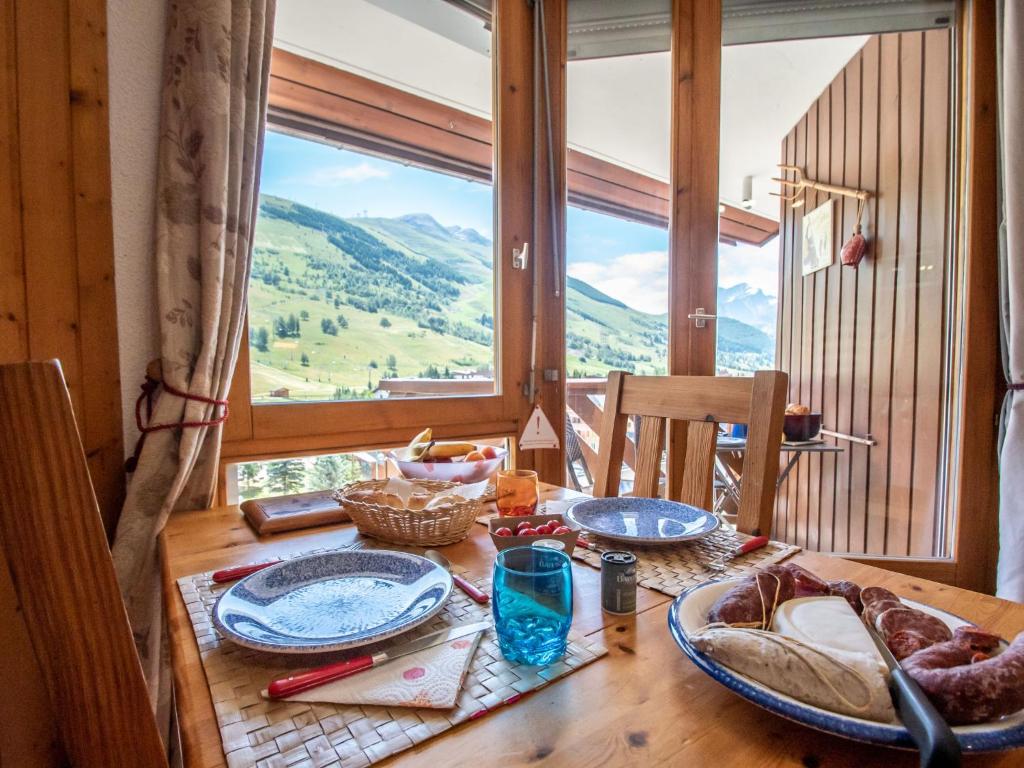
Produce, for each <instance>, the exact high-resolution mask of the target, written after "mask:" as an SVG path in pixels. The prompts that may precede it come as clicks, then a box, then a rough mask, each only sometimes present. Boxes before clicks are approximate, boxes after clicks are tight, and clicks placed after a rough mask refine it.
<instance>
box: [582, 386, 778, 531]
mask: <svg viewBox="0 0 1024 768" xmlns="http://www.w3.org/2000/svg"><path fill="white" fill-rule="evenodd" d="M788 381H789V377H788V376H787V375H786V374H785V373H783V372H782V371H758V372H757V373H755V374H754V376H753V378H739V377H731V376H633V375H630V374H628V373H624V372H622V371H612V372H611V373H609V374H608V385H607V389H606V390H605V404H604V416H603V417H602V422H601V445H600V450H599V452H598V461H597V467H596V471H595V473H594V475H595V479H594V495H595V496H617V495H618V492H619V476H620V474H621V471H622V457H623V453H624V450H625V443H626V425H627V420H628V419H629V418H630V417H637V418H638V422H639V427H638V428H637V435H636V467H635V468H634V474H635V480H634V483H633V495H634V496H646V497H655V496H658V495H659V483H660V479H661V455H662V450H663V449H664V447H665V441H666V436H665V435H666V425H669V428H668V430H667V431H668V432H669V438H668V440H669V443H670V448H669V457H670V466H669V468H668V469H669V471H668V493H667V494H666V495H667V496H668V498H671V499H677V500H679V501H682V502H684V503H686V504H692V505H693V506H695V507H701V508H702V509H711V504H712V499H711V496H712V480H713V477H714V467H715V446H716V441H717V434H718V424H719V422H729V423H739V424H746V425H747V426H748V431H747V449H746V453H745V455H744V459H743V483H742V490H741V494H740V508H739V518H738V521H737V527H738V528H739V530H741V531H743V532H744V533H752V534H755V535H758V534H761V533H764V534H766V535H770V534H771V529H772V515H773V511H774V506H775V484H776V480H777V478H778V474H779V446H780V445H781V443H782V422H783V415H784V413H785V408H786V387H787V384H788ZM684 422H685V423H684Z"/></svg>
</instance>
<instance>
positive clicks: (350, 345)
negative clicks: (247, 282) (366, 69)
mask: <svg viewBox="0 0 1024 768" xmlns="http://www.w3.org/2000/svg"><path fill="white" fill-rule="evenodd" d="M491 265H492V245H491V243H490V241H488V240H487V239H486V238H484V237H482V236H481V235H480V234H479V233H477V232H475V231H473V230H471V229H461V228H458V227H451V228H446V227H443V226H442V225H440V224H439V223H438V222H436V221H435V220H434V219H432V218H431V217H429V216H427V215H425V214H413V215H409V216H403V217H400V218H396V219H374V218H357V219H342V218H339V217H337V216H333V215H331V214H328V213H324V212H322V211H318V210H315V209H312V208H309V207H306V206H303V205H299V204H297V203H293V202H291V201H288V200H284V199H282V198H277V197H271V196H267V195H264V196H261V201H260V217H259V222H258V225H257V230H256V241H255V249H254V262H253V275H252V281H251V290H250V294H249V325H250V358H251V362H252V392H253V399H254V400H273V399H277V397H275V396H272V395H271V393H272V392H274V391H278V390H281V389H287V390H288V397H290V398H291V399H351V398H363V397H372V396H373V390H374V389H375V388H376V386H377V384H378V382H379V381H380V379H381V378H382V377H390V378H395V377H402V378H406V377H417V376H420V377H432V378H448V377H451V376H453V375H455V373H456V372H459V373H462V374H470V373H475V374H479V375H485V376H489V375H492V373H493V366H494V356H493V349H492V337H493V331H492V325H493V317H492V315H493V312H494V300H493V294H494V283H493V277H492V270H491ZM566 299H567V307H566V315H567V317H566V319H567V325H568V329H567V368H568V371H569V374H570V376H603V375H604V374H606V373H607V372H608V371H609V370H610V369H612V368H623V369H626V370H632V371H635V372H638V373H662V372H664V371H665V349H666V346H667V342H668V334H667V319H666V316H665V315H648V314H644V313H641V312H637V311H635V310H632V309H630V308H629V307H627V306H626V305H625V304H623V303H622V302H620V301H617V300H615V299H613V298H611V297H609V296H607V295H605V294H603V293H601V292H600V291H598V290H597V289H595V288H593V287H592V286H590V285H588V284H587V283H584V282H581V281H579V280H575V279H573V278H570V279H569V281H568V285H567V292H566ZM719 333H720V334H721V339H720V347H721V349H722V352H723V354H724V355H726V356H731V357H732V358H734V359H735V361H739V362H740V363H741V364H743V365H746V364H747V363H749V362H750V360H755V359H763V358H764V357H765V356H766V355H767V356H768V358H767V359H768V361H769V363H770V355H771V348H772V339H771V338H770V337H768V336H767V335H766V334H764V333H762V332H761V331H758V330H757V329H755V328H752V327H750V326H748V325H744V324H743V323H739V322H738V321H731V322H726V321H723V322H720V323H719ZM720 357H721V356H720ZM755 367H763V363H762V364H761V366H755ZM751 370H752V369H751Z"/></svg>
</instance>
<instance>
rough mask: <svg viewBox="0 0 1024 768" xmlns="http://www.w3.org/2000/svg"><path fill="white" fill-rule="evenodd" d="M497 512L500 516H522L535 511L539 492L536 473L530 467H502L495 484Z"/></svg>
mask: <svg viewBox="0 0 1024 768" xmlns="http://www.w3.org/2000/svg"><path fill="white" fill-rule="evenodd" d="M495 491H496V493H495V495H496V496H497V504H498V514H499V515H500V516H501V517H522V516H524V515H532V514H534V513H535V512H536V511H537V501H538V500H539V499H540V493H539V490H538V485H537V473H536V472H534V471H533V470H530V469H503V470H501V471H500V472H498V481H497V483H496V485H495Z"/></svg>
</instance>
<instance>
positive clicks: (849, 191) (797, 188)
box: [771, 163, 871, 208]
mask: <svg viewBox="0 0 1024 768" xmlns="http://www.w3.org/2000/svg"><path fill="white" fill-rule="evenodd" d="M779 168H781V169H782V170H783V171H789V172H790V173H793V174H794V175H795V176H796V180H795V181H790V180H789V179H777V178H772V181H777V182H778V183H779V185H780V186H781V187H782V191H780V192H772V193H771V194H772V195H774V196H775V197H781V198H782V199H783V200H785V201H786V202H788V203H792V204H793V207H794V208H799V207H800V206H801V205H803V204H804V198H803V196H802V194H801V193H802V192H803V191H804V190H805V189H813V190H816V191H818V192H825V193H826V194H829V195H843V196H845V197H853V198H856V199H857V200H860V201H861V204H863V203H864V202H866V201H867V199H868V198H869V197H871V193H870V192H865V191H864V190H862V189H854V188H853V187H841V186H839V185H838V184H826V183H824V182H822V181H814V180H812V179H808V178H805V177H804V171H803V169H802V168H801V167H800V166H798V165H783V164H781V163H780V164H779ZM790 190H792V193H791V194H784V192H788V191H790Z"/></svg>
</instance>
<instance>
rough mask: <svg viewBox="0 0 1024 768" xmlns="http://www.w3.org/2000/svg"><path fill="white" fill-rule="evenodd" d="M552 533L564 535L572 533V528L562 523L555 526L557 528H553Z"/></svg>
mask: <svg viewBox="0 0 1024 768" xmlns="http://www.w3.org/2000/svg"><path fill="white" fill-rule="evenodd" d="M551 533H553V534H554V535H555V536H564V535H565V534H567V533H572V528H570V527H569V526H568V525H560V526H558V527H557V528H555V530H553V531H552V532H551Z"/></svg>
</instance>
